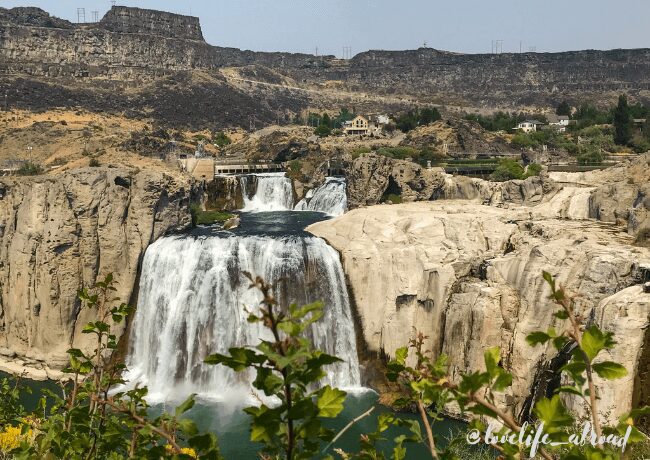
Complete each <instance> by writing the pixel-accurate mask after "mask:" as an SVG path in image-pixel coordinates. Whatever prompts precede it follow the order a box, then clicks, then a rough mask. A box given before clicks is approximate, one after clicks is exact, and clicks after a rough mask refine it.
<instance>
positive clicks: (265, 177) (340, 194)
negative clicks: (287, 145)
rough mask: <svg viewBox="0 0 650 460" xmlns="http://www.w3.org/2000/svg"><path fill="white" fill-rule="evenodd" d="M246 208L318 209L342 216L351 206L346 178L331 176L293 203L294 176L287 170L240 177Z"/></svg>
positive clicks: (265, 210)
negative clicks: (287, 172)
mask: <svg viewBox="0 0 650 460" xmlns="http://www.w3.org/2000/svg"><path fill="white" fill-rule="evenodd" d="M239 182H240V185H241V189H242V196H243V199H244V207H243V209H242V211H244V212H267V211H288V210H291V209H294V210H296V211H317V212H322V213H325V214H329V215H330V216H340V215H341V214H343V213H344V212H345V211H347V209H348V198H347V193H346V182H345V179H343V178H337V177H328V178H326V179H325V183H324V184H323V185H321V186H320V187H318V188H316V189H313V190H309V191H308V192H307V195H306V196H305V198H303V199H302V200H300V202H298V204H297V205H296V206H295V208H294V205H293V187H292V185H291V179H289V178H288V177H286V176H285V174H284V173H267V174H247V175H243V176H240V177H239Z"/></svg>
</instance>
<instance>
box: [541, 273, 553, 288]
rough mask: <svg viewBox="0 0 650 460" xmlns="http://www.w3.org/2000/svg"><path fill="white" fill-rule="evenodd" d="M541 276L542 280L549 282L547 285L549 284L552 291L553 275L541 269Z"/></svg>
mask: <svg viewBox="0 0 650 460" xmlns="http://www.w3.org/2000/svg"><path fill="white" fill-rule="evenodd" d="M542 277H543V278H544V280H545V281H546V282H547V283H548V284H549V286H551V289H552V290H553V291H555V280H554V279H553V275H551V274H550V273H549V272H547V271H543V272H542Z"/></svg>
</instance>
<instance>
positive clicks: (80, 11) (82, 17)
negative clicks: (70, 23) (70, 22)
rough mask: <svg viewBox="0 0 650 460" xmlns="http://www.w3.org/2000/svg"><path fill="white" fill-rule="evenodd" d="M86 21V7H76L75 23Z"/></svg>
mask: <svg viewBox="0 0 650 460" xmlns="http://www.w3.org/2000/svg"><path fill="white" fill-rule="evenodd" d="M82 22H86V8H77V24H81V23H82Z"/></svg>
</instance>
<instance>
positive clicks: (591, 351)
mask: <svg viewBox="0 0 650 460" xmlns="http://www.w3.org/2000/svg"><path fill="white" fill-rule="evenodd" d="M615 344H616V342H614V340H613V339H612V333H611V332H604V333H603V332H602V331H601V330H600V329H598V326H591V327H590V328H589V329H587V330H586V331H585V332H584V334H582V340H581V341H580V348H581V349H582V351H584V352H585V354H586V355H587V357H588V358H589V362H592V361H593V360H594V358H595V357H596V356H597V355H598V353H600V351H601V350H604V349H609V348H612V347H613V346H614V345H615Z"/></svg>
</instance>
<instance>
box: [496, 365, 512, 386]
mask: <svg viewBox="0 0 650 460" xmlns="http://www.w3.org/2000/svg"><path fill="white" fill-rule="evenodd" d="M510 385H512V374H510V373H508V372H506V371H505V370H503V369H501V372H500V373H499V376H498V377H497V379H496V380H495V381H494V384H493V385H492V388H493V389H494V390H495V391H503V390H505V389H506V388H508V387H509V386H510Z"/></svg>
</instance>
